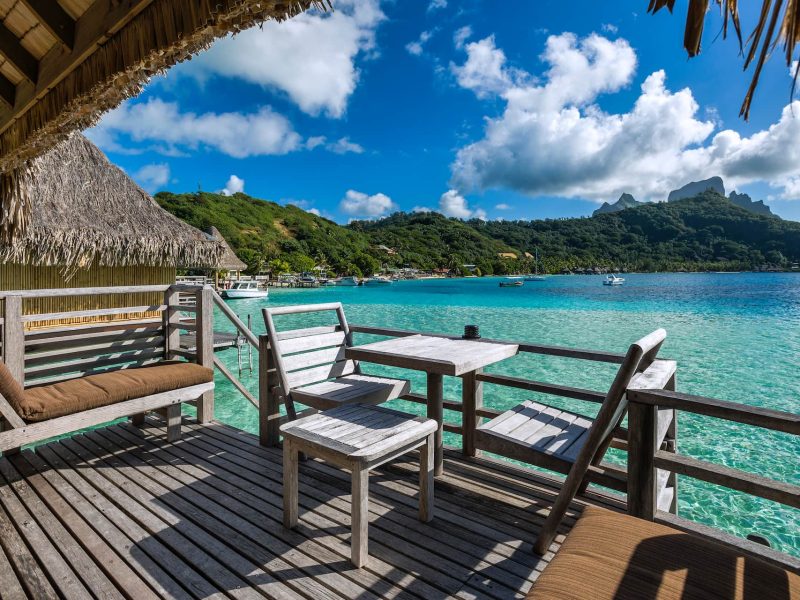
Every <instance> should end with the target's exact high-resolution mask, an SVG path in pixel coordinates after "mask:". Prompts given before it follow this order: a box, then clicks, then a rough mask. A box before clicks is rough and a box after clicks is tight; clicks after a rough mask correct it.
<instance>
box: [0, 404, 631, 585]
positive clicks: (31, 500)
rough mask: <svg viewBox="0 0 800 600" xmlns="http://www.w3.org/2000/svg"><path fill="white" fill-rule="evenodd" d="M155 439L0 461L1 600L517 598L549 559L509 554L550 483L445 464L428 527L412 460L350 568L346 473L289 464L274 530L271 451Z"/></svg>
mask: <svg viewBox="0 0 800 600" xmlns="http://www.w3.org/2000/svg"><path fill="white" fill-rule="evenodd" d="M164 434H165V430H164V426H163V424H162V423H161V422H160V421H159V420H158V419H155V418H150V419H148V421H147V422H146V424H145V426H144V428H142V429H139V428H137V427H134V426H133V425H130V424H119V425H113V426H110V427H107V428H104V429H99V430H96V431H93V432H89V433H84V434H81V435H77V436H74V437H72V438H70V439H65V440H60V441H57V442H53V443H50V444H48V445H46V446H42V447H40V448H38V449H37V450H36V451H35V452H34V451H30V450H25V451H23V452H22V453H20V454H18V455H14V456H10V457H3V458H0V540H2V544H0V580H2V582H3V590H2V594H3V598H6V597H10V598H23V597H25V596H26V595H27V596H32V597H36V598H56V597H59V596H64V597H69V598H83V597H87V598H88V597H90V596H96V597H104V598H123V597H129V598H131V597H132V598H137V600H138V599H141V598H155V597H174V598H190V597H203V598H206V597H208V598H211V597H235V598H250V597H253V598H256V597H258V598H261V597H264V596H267V597H272V598H313V599H315V600H316V599H320V598H327V599H334V598H406V599H409V600H411V599H419V598H426V599H430V598H450V597H458V598H494V599H503V598H519V597H522V596H523V595H524V593H525V592H526V591H527V590H528V589H529V588H530V586H531V585H532V584H533V582H534V581H535V580H536V578H537V577H538V576H539V573H540V572H541V571H542V569H543V568H544V567H545V566H546V565H547V563H548V561H549V560H550V558H551V557H552V555H553V554H552V552H551V553H548V555H546V556H545V557H543V558H540V557H538V556H536V555H534V554H532V553H531V551H530V546H529V544H527V543H525V542H523V541H522V540H523V539H530V538H531V537H533V536H534V535H535V533H536V532H537V530H538V528H539V526H540V524H541V522H542V521H543V517H542V515H543V514H544V512H545V510H546V508H547V507H548V506H549V504H550V503H551V502H552V500H553V497H554V496H555V494H556V493H557V487H556V486H557V485H558V481H557V480H555V479H549V478H546V477H542V476H539V475H534V474H533V473H530V472H525V471H523V470H521V469H518V468H515V467H512V466H510V465H506V464H502V463H500V462H497V461H493V460H481V459H465V458H463V457H462V456H461V455H460V454H459V453H456V452H453V451H448V452H447V453H446V456H445V461H446V474H445V475H444V476H443V477H442V478H439V479H437V481H436V509H435V510H436V518H435V519H434V520H433V521H432V522H430V523H420V522H419V521H418V519H417V498H416V494H417V491H418V487H417V469H418V465H417V457H416V454H411V455H408V456H407V457H404V458H402V459H400V460H399V461H398V462H395V463H392V464H391V465H390V466H385V467H381V468H380V469H378V470H377V471H376V472H375V473H373V475H372V477H370V491H371V496H372V497H371V502H370V515H369V516H370V538H371V540H370V542H371V557H370V561H369V564H368V565H367V567H366V568H364V569H356V568H354V567H352V565H351V564H350V562H349V557H350V544H349V538H350V499H349V493H350V491H349V486H350V479H349V474H348V473H346V472H344V471H341V470H339V469H336V468H333V467H330V466H328V465H326V464H325V463H323V462H319V461H315V460H309V461H307V462H305V463H303V464H301V466H300V523H299V526H298V528H297V529H296V530H287V529H285V528H284V527H283V525H282V509H281V502H282V500H281V489H282V466H281V452H280V449H276V448H264V447H262V446H260V445H259V443H258V438H257V437H255V436H253V435H249V434H247V433H244V432H242V431H240V430H235V429H232V428H230V427H227V426H224V425H221V424H218V423H212V424H209V425H205V426H201V425H198V424H196V423H194V424H190V423H188V421H185V424H184V435H183V438H182V439H181V440H180V441H178V442H177V443H173V444H168V443H166V442H165V440H164ZM596 501H597V502H598V503H601V504H603V505H604V506H607V507H610V508H621V506H622V505H621V504H619V503H616V504H615V503H610V501H603V500H601V499H600V498H599V497H597V500H596ZM584 504H585V502H583V501H581V502H576V503H574V506H573V508H572V510H571V511H570V515H569V516H568V518H567V520H566V521H565V523H564V525H563V527H562V530H561V534H562V535H559V537H558V538H557V540H556V543H554V544H553V546H552V547H551V548H552V550H553V551H557V550H558V547H559V545H560V542H561V540H562V539H563V534H566V533H567V532H568V530H569V528H570V526H571V524H572V523H573V522H574V520H575V518H576V517H577V516H578V514H579V513H580V511H581V507H582V506H583V505H584Z"/></svg>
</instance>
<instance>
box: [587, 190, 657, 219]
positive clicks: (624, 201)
mask: <svg viewBox="0 0 800 600" xmlns="http://www.w3.org/2000/svg"><path fill="white" fill-rule="evenodd" d="M642 204H645V203H644V202H639V201H638V200H636V198H634V197H633V196H631V195H630V194H622V195H621V196H620V197H619V200H617V201H616V202H614V204H609V203H608V202H603V205H602V206H601V207H600V208H598V209H597V210H596V211H594V212H593V213H592V216H593V217H596V216H597V215H604V214H606V213H613V212H619V211H621V210H625V209H626V208H634V207H636V206H641V205H642Z"/></svg>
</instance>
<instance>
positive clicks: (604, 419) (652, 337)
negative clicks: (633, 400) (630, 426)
mask: <svg viewBox="0 0 800 600" xmlns="http://www.w3.org/2000/svg"><path fill="white" fill-rule="evenodd" d="M666 337H667V332H666V331H665V330H663V329H657V330H655V331H654V332H653V333H651V334H649V335H646V336H645V337H643V338H642V339H640V340H639V341H637V342H634V343H633V344H631V346H630V348H628V352H627V353H626V354H625V358H624V359H623V361H622V364H621V365H620V367H619V370H618V371H617V374H616V376H615V377H614V380H613V381H612V383H611V387H610V388H609V390H608V393H607V394H606V397H605V399H604V400H603V404H602V406H601V407H600V411H599V412H598V413H597V417H596V418H595V420H594V423H593V424H592V428H591V430H590V431H589V437H588V439H587V440H586V444H585V445H584V447H583V448H582V450H581V453H580V456H581V457H585V456H586V455H588V456H589V457H590V461H591V463H592V464H598V463H599V462H600V461H601V460H602V458H603V455H604V454H605V452H606V450H607V449H608V446H609V444H610V443H611V436H612V435H613V433H614V430H615V429H616V428H617V427H618V426H619V425H620V423H622V420H623V419H624V418H625V413H626V412H627V410H628V398H627V396H626V394H625V390H627V389H628V386H629V384H630V382H631V380H632V379H633V378H634V377H635V376H636V374H637V373H641V372H643V371H645V370H646V369H647V367H649V366H650V364H651V363H652V362H653V361H654V360H655V358H656V355H657V354H658V351H659V350H660V349H661V345H662V344H663V343H664V340H665V339H666ZM584 453H586V454H584ZM578 462H580V457H579V459H578Z"/></svg>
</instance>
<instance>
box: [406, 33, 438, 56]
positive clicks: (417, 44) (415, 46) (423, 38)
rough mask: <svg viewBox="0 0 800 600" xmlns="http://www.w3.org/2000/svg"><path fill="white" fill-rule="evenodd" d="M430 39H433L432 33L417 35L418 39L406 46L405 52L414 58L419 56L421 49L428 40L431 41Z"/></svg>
mask: <svg viewBox="0 0 800 600" xmlns="http://www.w3.org/2000/svg"><path fill="white" fill-rule="evenodd" d="M431 37H433V31H423V32H422V33H420V34H419V38H417V39H416V40H414V41H413V42H409V43H408V44H406V51H407V52H408V53H409V54H413V55H414V56H419V55H421V54H422V50H423V48H422V47H423V46H424V45H425V44H426V43H427V41H428V40H429V39H431Z"/></svg>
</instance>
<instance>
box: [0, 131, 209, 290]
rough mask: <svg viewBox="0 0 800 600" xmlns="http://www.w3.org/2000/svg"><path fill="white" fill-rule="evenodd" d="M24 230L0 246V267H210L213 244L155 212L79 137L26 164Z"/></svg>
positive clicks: (155, 208)
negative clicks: (4, 264) (27, 216)
mask: <svg viewBox="0 0 800 600" xmlns="http://www.w3.org/2000/svg"><path fill="white" fill-rule="evenodd" d="M31 165H32V169H30V170H29V171H27V172H28V174H29V176H28V178H27V179H26V180H25V181H24V182H23V183H22V184H21V187H22V188H23V190H24V193H25V194H26V195H27V196H28V197H29V198H30V219H29V223H28V227H27V228H26V229H25V232H24V233H23V234H21V235H19V236H18V237H17V238H16V239H15V240H14V241H13V242H12V243H0V261H2V262H9V263H22V264H28V265H35V266H58V267H60V268H61V269H62V271H63V273H64V275H65V276H67V277H68V276H70V275H71V274H72V273H74V272H75V271H76V269H80V268H88V267H89V266H92V265H96V264H97V265H101V266H111V267H119V266H132V265H149V266H170V267H172V266H174V267H179V266H180V267H214V266H216V265H217V264H218V263H219V261H220V259H221V257H222V255H223V252H224V247H223V245H222V243H221V242H219V241H218V240H212V239H211V238H209V237H208V236H207V235H206V234H204V233H203V232H202V231H200V230H198V229H195V228H194V227H191V226H190V225H188V224H186V223H184V222H183V221H181V220H180V219H178V218H177V217H174V216H173V215H171V214H170V213H168V212H167V211H165V210H164V209H162V208H161V207H160V206H158V204H156V202H155V200H153V199H152V198H151V197H150V196H149V195H148V194H147V193H146V192H145V191H144V190H143V189H141V188H140V187H139V186H138V185H136V183H134V182H133V180H131V178H130V177H128V176H127V175H126V174H125V173H124V172H123V171H122V170H121V169H120V168H118V167H116V166H115V165H113V164H111V163H110V162H109V160H108V159H107V158H106V156H105V155H104V154H103V153H102V152H101V151H100V150H99V149H98V148H97V147H96V146H95V145H94V144H92V143H91V142H90V141H89V140H87V139H86V138H85V137H84V136H83V135H81V134H79V133H75V134H73V135H72V136H70V137H69V138H68V139H67V140H66V141H64V142H62V143H61V144H59V145H58V146H56V147H55V148H53V149H52V150H50V151H49V152H48V153H47V154H45V155H44V156H41V157H39V158H37V159H35V160H33V161H32V163H31Z"/></svg>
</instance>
